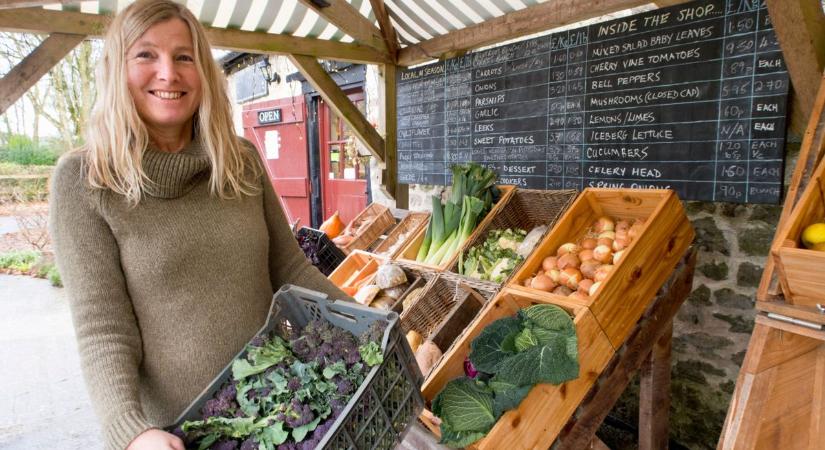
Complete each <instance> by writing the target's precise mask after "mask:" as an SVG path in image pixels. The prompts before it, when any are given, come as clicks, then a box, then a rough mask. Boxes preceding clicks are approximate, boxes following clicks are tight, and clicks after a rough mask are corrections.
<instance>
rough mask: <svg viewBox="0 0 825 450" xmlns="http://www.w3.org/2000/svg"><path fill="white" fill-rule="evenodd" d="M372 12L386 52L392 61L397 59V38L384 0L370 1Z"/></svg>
mask: <svg viewBox="0 0 825 450" xmlns="http://www.w3.org/2000/svg"><path fill="white" fill-rule="evenodd" d="M370 5H371V6H372V12H373V13H374V14H375V18H376V19H378V26H379V27H380V28H381V34H383V35H384V42H385V43H386V44H387V52H388V53H389V54H390V56H391V57H392V60H393V61H396V60H397V59H398V49H399V48H400V47H399V45H398V36H397V35H396V34H395V28H394V27H393V26H392V22H391V21H390V14H389V12H387V8H386V6H384V0H370Z"/></svg>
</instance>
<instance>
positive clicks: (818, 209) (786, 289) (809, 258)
mask: <svg viewBox="0 0 825 450" xmlns="http://www.w3.org/2000/svg"><path fill="white" fill-rule="evenodd" d="M816 222H825V159H823V160H822V161H820V162H819V166H817V169H816V171H815V172H814V173H813V176H812V177H811V180H810V181H809V183H808V186H807V187H806V188H805V191H804V193H803V194H802V197H801V198H800V200H799V203H798V204H797V206H796V207H795V208H794V209H793V212H792V213H791V216H790V217H789V219H788V223H787V225H786V226H785V227H784V228H783V229H782V230H780V233H781V239H780V245H779V247H778V248H774V249H773V250H772V252H771V254H772V257H773V259H774V262H775V263H776V269H777V272H778V274H779V283H780V285H781V286H782V292H783V293H784V294H785V301H786V302H788V303H791V304H794V305H805V306H815V305H816V304H817V303H819V304H825V252H823V251H817V250H810V249H807V248H805V246H804V245H802V242H801V236H802V231H803V230H804V229H805V227H807V226H808V225H810V224H812V223H816Z"/></svg>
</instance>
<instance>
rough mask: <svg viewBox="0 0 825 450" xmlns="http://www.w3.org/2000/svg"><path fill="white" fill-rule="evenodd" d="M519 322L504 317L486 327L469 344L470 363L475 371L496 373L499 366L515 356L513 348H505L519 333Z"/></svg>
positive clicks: (512, 318) (515, 319)
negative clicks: (509, 339) (509, 340)
mask: <svg viewBox="0 0 825 450" xmlns="http://www.w3.org/2000/svg"><path fill="white" fill-rule="evenodd" d="M520 324H521V322H520V321H519V320H518V319H517V318H515V317H505V318H503V319H499V320H496V321H495V322H493V323H491V324H490V325H487V327H486V328H484V329H483V330H482V331H481V334H479V335H478V337H476V338H475V339H473V342H471V343H470V349H471V350H470V362H472V363H473V366H475V368H476V370H479V371H481V372H486V373H496V372H498V370H499V367H500V365H501V364H502V363H503V362H504V361H505V360H506V359H507V358H509V357H511V356H513V355H514V354H515V347H509V346H507V345H506V344H507V342H508V337H510V338H511V339H512V337H515V336H516V335H518V333H520V332H521V326H520ZM508 347H509V348H508Z"/></svg>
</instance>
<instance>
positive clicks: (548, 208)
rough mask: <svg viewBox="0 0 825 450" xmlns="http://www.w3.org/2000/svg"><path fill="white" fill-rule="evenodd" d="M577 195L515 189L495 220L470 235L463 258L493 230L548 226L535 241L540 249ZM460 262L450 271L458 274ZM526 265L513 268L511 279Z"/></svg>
mask: <svg viewBox="0 0 825 450" xmlns="http://www.w3.org/2000/svg"><path fill="white" fill-rule="evenodd" d="M576 195H577V192H576V191H574V190H563V191H545V190H539V189H516V191H515V192H514V193H513V195H511V196H510V197H508V198H507V200H506V203H505V204H504V205H502V207H501V208H499V209H498V211H496V214H495V216H493V218H492V220H490V221H489V222H487V223H486V224H485V225H484V227H483V228H479V229H478V230H477V232H476V233H473V235H472V236H470V239H468V241H467V243H466V244H465V245H464V250H463V251H462V253H463V255H464V256H466V255H467V252H468V251H469V250H470V249H471V248H472V247H474V246H476V245H481V244H482V243H484V241H485V240H486V239H487V235H488V234H490V232H491V231H493V230H505V229H507V228H521V229H522V230H525V231H527V232H529V231H530V230H532V229H533V228H535V227H537V226H540V225H547V231H545V232H544V234H542V235H541V238H540V239H539V240H538V241H536V246H538V243H540V242H541V240H542V239H543V238H544V236H545V235H546V234H547V233H548V232H549V231H550V230H552V229H553V225H555V224H556V221H557V220H558V219H559V217H561V215H562V213H564V211H566V210H567V208H568V207H569V206H570V204H571V203H573V200H575V198H576ZM525 259H527V258H525ZM461 260H463V258H458V259H456V260H455V262H454V263H453V264H452V265H451V266H450V271H451V272H453V273H456V274H457V273H459V271H458V264H459V261H461ZM523 263H524V261H523V260H522V261H521V262H520V263H518V264H517V265H516V267H514V268H513V270H512V272H511V273H510V276H512V274H515V273H516V272H517V271H518V269H519V267H521V265H522V264H523ZM508 279H509V277H508ZM476 281H477V282H478V283H482V284H485V285H491V286H495V287H498V286H501V285H503V284H504V283H505V282H506V281H507V280H504V282H502V283H495V282H493V281H482V280H476Z"/></svg>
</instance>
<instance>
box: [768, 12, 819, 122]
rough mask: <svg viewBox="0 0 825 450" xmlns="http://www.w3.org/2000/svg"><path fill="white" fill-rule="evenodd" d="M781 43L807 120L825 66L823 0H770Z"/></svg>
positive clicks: (773, 19)
mask: <svg viewBox="0 0 825 450" xmlns="http://www.w3.org/2000/svg"><path fill="white" fill-rule="evenodd" d="M767 6H768V13H769V14H770V18H771V21H772V22H773V27H774V31H775V32H776V37H777V39H779V46H780V47H781V48H782V54H783V56H784V57H785V64H786V65H787V66H788V74H789V75H790V78H791V83H792V84H793V89H794V92H795V93H796V98H797V99H798V100H799V102H800V104H801V106H802V112H803V114H804V116H803V117H802V120H801V122H802V123H807V121H808V120H807V118H808V117H810V114H811V111H812V110H813V108H814V99H816V93H817V90H818V88H819V79H820V77H821V75H822V69H823V66H825V14H823V12H822V5H821V3H820V0H767Z"/></svg>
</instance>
